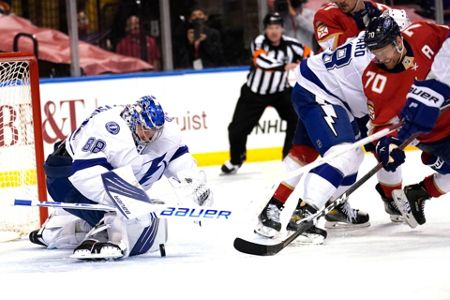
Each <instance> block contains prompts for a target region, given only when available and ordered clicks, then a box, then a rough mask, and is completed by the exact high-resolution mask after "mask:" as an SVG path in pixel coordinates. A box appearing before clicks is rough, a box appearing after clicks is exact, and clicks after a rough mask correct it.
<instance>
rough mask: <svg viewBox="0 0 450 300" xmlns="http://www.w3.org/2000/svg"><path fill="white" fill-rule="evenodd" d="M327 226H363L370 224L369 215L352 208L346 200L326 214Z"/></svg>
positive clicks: (329, 227)
mask: <svg viewBox="0 0 450 300" xmlns="http://www.w3.org/2000/svg"><path fill="white" fill-rule="evenodd" d="M325 220H326V222H325V228H328V229H332V228H362V227H368V226H370V223H369V215H368V214H367V213H366V212H362V211H360V210H359V209H353V208H351V206H350V204H349V203H348V202H347V201H346V202H344V203H342V204H340V205H338V206H337V207H336V208H335V209H333V210H331V211H330V212H329V213H328V214H327V215H326V216H325Z"/></svg>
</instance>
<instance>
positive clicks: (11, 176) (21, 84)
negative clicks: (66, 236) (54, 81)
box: [0, 60, 39, 239]
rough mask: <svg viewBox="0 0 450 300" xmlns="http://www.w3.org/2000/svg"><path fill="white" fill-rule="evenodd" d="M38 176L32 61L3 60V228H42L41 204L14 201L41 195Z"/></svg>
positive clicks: (0, 130) (0, 69)
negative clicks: (31, 73) (40, 218)
mask: <svg viewBox="0 0 450 300" xmlns="http://www.w3.org/2000/svg"><path fill="white" fill-rule="evenodd" d="M36 178H37V177H36V155H35V149H34V128H33V111H32V99H31V86H30V65H29V62H28V61H26V60H24V61H2V60H0V192H1V197H0V232H2V231H3V232H6V231H13V232H17V233H19V234H20V235H23V234H26V233H27V232H29V231H31V230H33V229H36V228H38V227H37V226H38V223H39V210H38V209H37V208H29V207H14V206H11V205H10V203H11V201H12V200H13V199H15V198H20V199H37V198H38V192H37V179H36ZM0 239H1V236H0Z"/></svg>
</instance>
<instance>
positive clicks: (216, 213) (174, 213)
mask: <svg viewBox="0 0 450 300" xmlns="http://www.w3.org/2000/svg"><path fill="white" fill-rule="evenodd" d="M13 205H16V206H39V207H53V208H65V209H79V210H99V211H105V212H108V211H109V212H112V211H114V212H118V209H117V208H116V207H113V206H108V205H103V204H89V203H65V202H54V201H44V202H39V201H33V200H26V199H14V202H13ZM151 206H153V207H154V208H155V209H154V212H155V213H156V215H157V216H158V217H159V218H169V217H184V218H186V219H190V220H197V219H202V220H205V219H207V220H213V219H215V220H219V219H220V220H228V219H229V218H230V217H231V213H232V212H231V211H229V210H220V209H214V208H211V207H208V208H206V207H200V206H199V207H177V206H166V205H164V203H162V202H160V203H154V204H149V207H151Z"/></svg>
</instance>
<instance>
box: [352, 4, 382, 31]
mask: <svg viewBox="0 0 450 300" xmlns="http://www.w3.org/2000/svg"><path fill="white" fill-rule="evenodd" d="M364 5H365V6H366V7H365V8H364V9H363V10H360V11H358V12H355V14H354V15H353V18H354V19H355V21H356V24H357V25H358V28H359V30H363V29H365V28H366V27H367V25H369V22H370V20H371V19H372V18H374V17H378V16H380V15H381V11H380V10H379V9H378V8H377V7H376V6H375V5H373V4H372V3H371V2H364Z"/></svg>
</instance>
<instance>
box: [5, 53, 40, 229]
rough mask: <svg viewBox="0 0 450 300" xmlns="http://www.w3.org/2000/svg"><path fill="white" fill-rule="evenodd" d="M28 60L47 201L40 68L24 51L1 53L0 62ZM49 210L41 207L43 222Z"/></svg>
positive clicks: (38, 167)
mask: <svg viewBox="0 0 450 300" xmlns="http://www.w3.org/2000/svg"><path fill="white" fill-rule="evenodd" d="M6 61H8V62H13V61H27V62H28V64H29V67H30V91H31V101H32V103H31V105H32V111H33V127H34V130H33V131H34V143H35V144H34V149H35V155H36V175H37V187H38V199H39V200H40V201H47V187H46V183H45V173H44V140H43V137H42V118H41V100H40V92H39V69H38V62H37V59H36V57H35V56H34V55H32V54H29V53H23V52H5V53H0V62H6ZM47 216H48V210H47V208H45V207H41V208H40V209H39V221H40V224H43V223H44V221H45V220H46V219H47Z"/></svg>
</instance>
